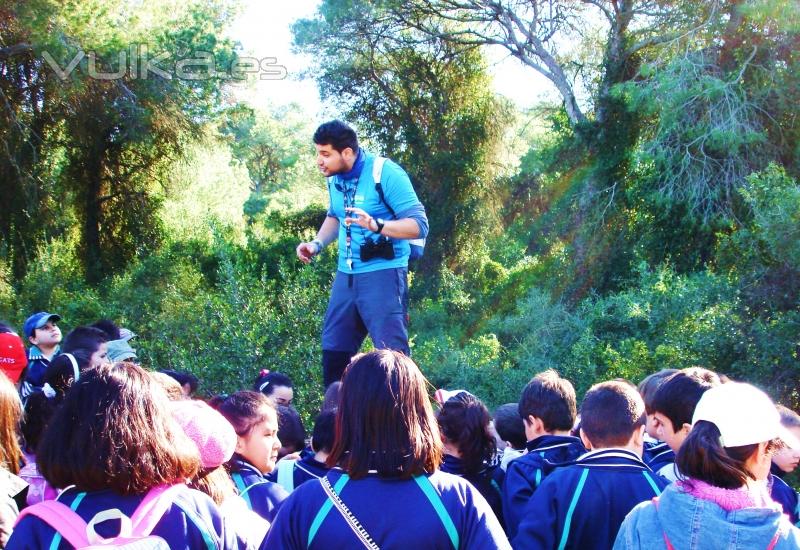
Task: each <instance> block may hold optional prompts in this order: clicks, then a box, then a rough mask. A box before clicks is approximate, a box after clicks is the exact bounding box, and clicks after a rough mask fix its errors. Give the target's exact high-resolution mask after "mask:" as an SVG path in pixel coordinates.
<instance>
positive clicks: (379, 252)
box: [360, 237, 394, 262]
mask: <svg viewBox="0 0 800 550" xmlns="http://www.w3.org/2000/svg"><path fill="white" fill-rule="evenodd" d="M360 255H361V261H362V262H368V261H370V260H374V259H375V258H383V259H384V260H393V259H394V245H393V244H392V241H390V240H389V239H388V238H386V237H379V238H378V240H373V239H370V238H369V237H368V238H367V240H366V241H364V244H362V245H361V251H360Z"/></svg>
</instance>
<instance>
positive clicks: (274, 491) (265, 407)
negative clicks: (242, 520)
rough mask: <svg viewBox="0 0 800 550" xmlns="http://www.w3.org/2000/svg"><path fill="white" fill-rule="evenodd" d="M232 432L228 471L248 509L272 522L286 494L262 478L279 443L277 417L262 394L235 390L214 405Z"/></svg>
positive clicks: (273, 464) (273, 458) (271, 468)
mask: <svg viewBox="0 0 800 550" xmlns="http://www.w3.org/2000/svg"><path fill="white" fill-rule="evenodd" d="M218 410H219V412H220V413H221V414H222V416H224V417H225V418H227V419H228V422H230V423H231V425H232V426H233V429H234V431H235V432H236V436H237V439H236V451H235V452H234V454H233V457H232V458H231V460H230V461H229V462H228V471H229V472H230V474H231V478H232V479H233V481H234V483H236V488H237V489H238V490H239V494H240V495H241V496H242V497H243V498H244V500H245V501H246V502H247V504H248V506H249V507H250V509H251V510H253V511H254V512H256V513H257V514H258V515H260V516H261V517H263V518H264V519H266V520H268V521H270V522H271V521H272V520H273V519H275V515H276V514H277V513H278V509H279V508H280V506H281V504H282V503H283V501H284V500H285V499H286V497H287V496H288V493H287V492H286V491H285V490H284V489H283V488H282V487H281V486H280V485H278V484H277V483H273V482H271V481H269V480H268V479H266V477H264V476H265V475H266V474H268V473H270V472H271V471H272V470H273V469H274V468H275V461H276V460H277V459H278V450H279V449H280V448H281V442H280V440H279V439H278V415H277V413H276V412H275V407H273V406H272V402H271V401H270V400H269V399H268V398H267V396H265V395H264V394H263V393H259V392H255V391H247V390H244V391H238V392H236V393H234V394H231V395H229V396H228V397H227V398H225V400H223V401H222V402H221V403H220V404H219V405H218Z"/></svg>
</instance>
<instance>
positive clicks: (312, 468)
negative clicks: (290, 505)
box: [267, 454, 330, 493]
mask: <svg viewBox="0 0 800 550" xmlns="http://www.w3.org/2000/svg"><path fill="white" fill-rule="evenodd" d="M301 456H302V454H301ZM282 462H283V461H279V462H278V465H277V467H276V468H275V469H274V470H273V471H271V472H270V473H269V474H267V479H268V480H270V481H272V482H274V483H277V484H279V485H280V486H281V487H283V488H284V489H286V491H287V492H289V493H291V492H292V491H294V490H295V489H297V488H298V487H299V486H300V485H302V484H303V483H305V482H306V481H310V480H312V479H319V478H321V477H323V476H324V475H325V474H327V473H328V471H329V470H330V468H328V466H327V465H326V464H325V463H324V462H320V461H319V460H316V459H314V455H313V454H312V455H308V456H305V457H304V458H301V459H300V460H290V461H287V462H286V463H285V464H282ZM287 467H291V468H292V482H291V487H286V486H285V485H283V484H282V483H281V480H280V475H279V470H280V469H281V468H287Z"/></svg>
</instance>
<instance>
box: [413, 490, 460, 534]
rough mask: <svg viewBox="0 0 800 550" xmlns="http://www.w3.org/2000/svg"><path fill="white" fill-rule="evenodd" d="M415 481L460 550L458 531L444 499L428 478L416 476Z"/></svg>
mask: <svg viewBox="0 0 800 550" xmlns="http://www.w3.org/2000/svg"><path fill="white" fill-rule="evenodd" d="M414 481H416V482H417V485H419V488H420V489H422V492H423V493H425V496H426V497H428V500H429V501H430V503H431V505H432V506H433V509H434V510H436V515H437V516H439V520H440V521H441V522H442V525H444V529H445V531H447V536H448V537H450V542H451V543H452V544H453V548H455V549H456V550H458V546H459V544H460V541H459V537H458V530H457V529H456V526H455V524H454V523H453V519H452V518H451V517H450V514H448V513H447V510H446V509H445V507H444V503H443V502H442V497H441V496H439V493H437V492H436V489H435V488H434V487H433V483H431V480H430V479H428V476H424V475H423V476H415V477H414Z"/></svg>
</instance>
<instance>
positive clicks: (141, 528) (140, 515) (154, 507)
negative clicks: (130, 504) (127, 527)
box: [131, 485, 185, 537]
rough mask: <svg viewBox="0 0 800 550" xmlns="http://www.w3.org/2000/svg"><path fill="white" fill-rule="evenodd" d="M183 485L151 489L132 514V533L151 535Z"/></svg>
mask: <svg viewBox="0 0 800 550" xmlns="http://www.w3.org/2000/svg"><path fill="white" fill-rule="evenodd" d="M182 487H185V485H171V486H170V485H159V486H158V487H153V488H152V489H150V491H148V493H147V495H146V496H145V497H144V500H142V502H141V503H140V504H139V506H138V507H137V508H136V511H134V512H133V515H132V516H131V526H132V528H133V532H132V534H133V535H135V536H140V537H143V536H147V535H149V534H150V533H151V532H152V531H153V529H155V527H156V525H158V522H159V521H161V518H162V517H164V514H165V513H166V512H167V509H168V508H169V507H170V506H172V503H173V502H174V501H175V496H176V495H177V493H179V492H180V490H181V488H182Z"/></svg>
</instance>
